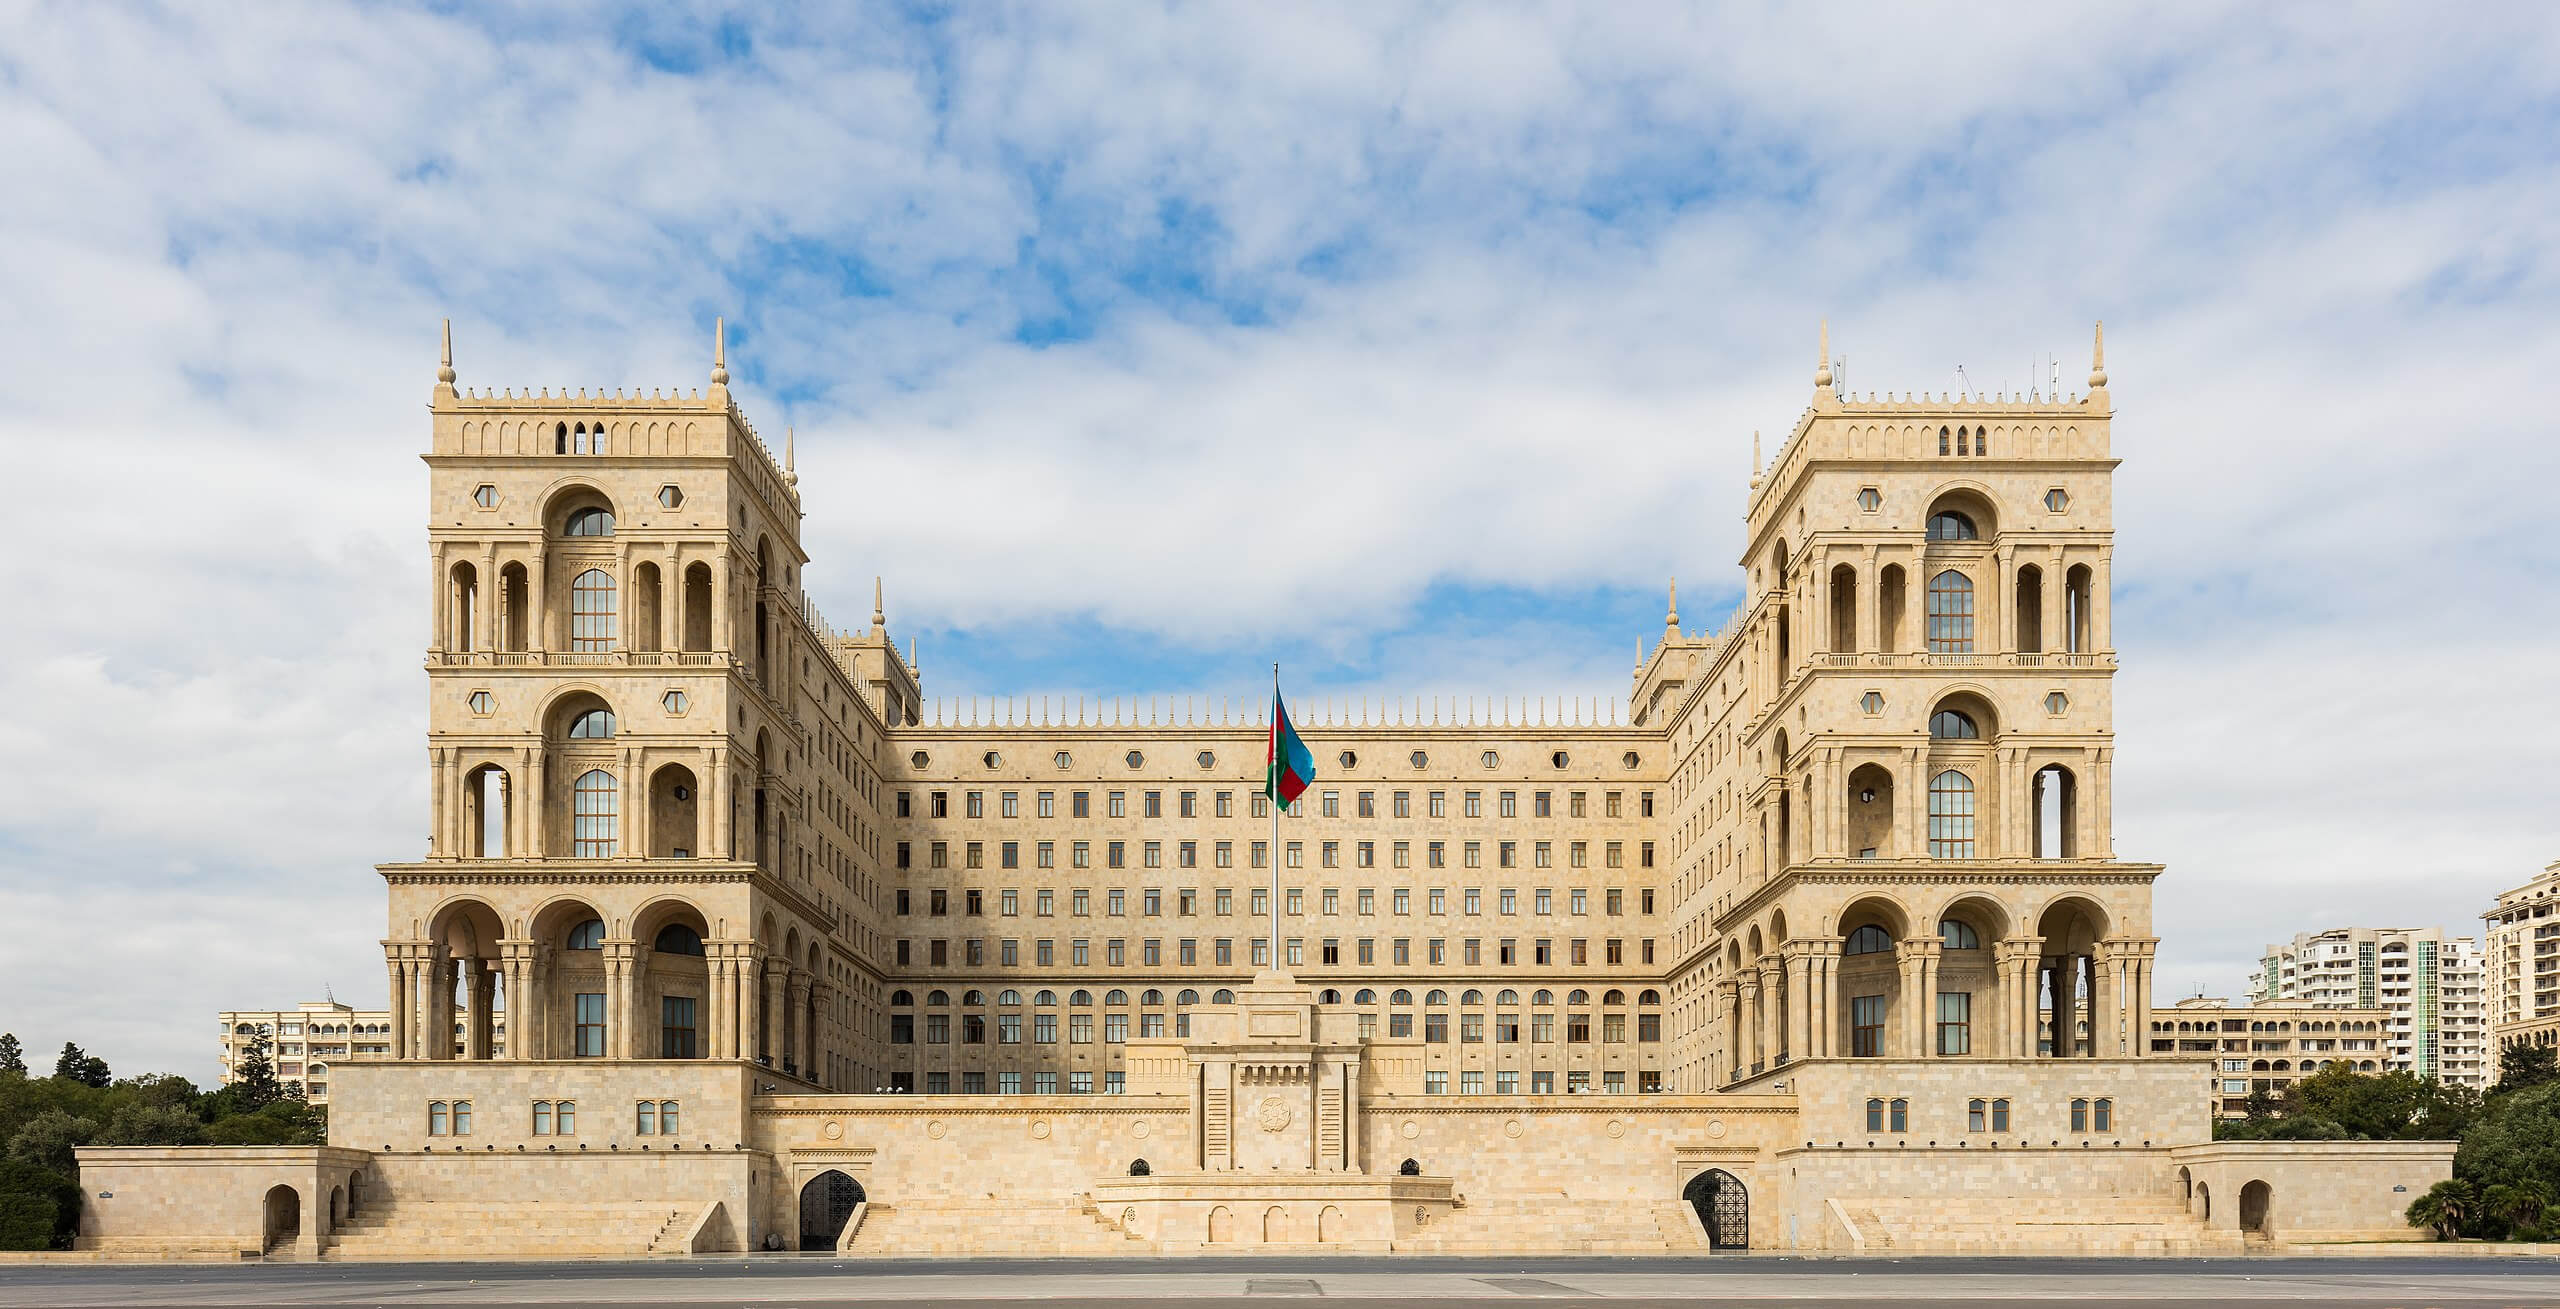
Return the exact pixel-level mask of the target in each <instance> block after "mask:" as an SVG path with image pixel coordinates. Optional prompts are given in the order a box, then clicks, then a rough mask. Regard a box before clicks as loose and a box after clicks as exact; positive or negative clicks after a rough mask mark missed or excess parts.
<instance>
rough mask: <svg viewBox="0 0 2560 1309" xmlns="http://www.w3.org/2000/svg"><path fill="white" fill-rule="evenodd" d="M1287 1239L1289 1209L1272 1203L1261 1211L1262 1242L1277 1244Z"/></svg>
mask: <svg viewBox="0 0 2560 1309" xmlns="http://www.w3.org/2000/svg"><path fill="white" fill-rule="evenodd" d="M1288 1239H1289V1211H1288V1210H1286V1209H1283V1208H1281V1207H1280V1206H1278V1205H1276V1204H1275V1205H1273V1206H1271V1207H1270V1208H1269V1209H1266V1210H1264V1211H1263V1212H1262V1243H1263V1244H1264V1245H1278V1244H1280V1243H1282V1242H1284V1241H1286V1240H1288Z"/></svg>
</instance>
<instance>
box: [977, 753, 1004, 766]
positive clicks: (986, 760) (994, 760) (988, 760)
mask: <svg viewBox="0 0 2560 1309" xmlns="http://www.w3.org/2000/svg"><path fill="white" fill-rule="evenodd" d="M978 762H979V763H981V764H983V765H985V766H987V767H989V768H1002V767H1004V756H1003V755H1000V754H997V753H996V752H995V751H993V750H989V751H988V752H986V753H985V754H982V755H979V756H978Z"/></svg>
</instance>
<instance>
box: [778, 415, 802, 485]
mask: <svg viewBox="0 0 2560 1309" xmlns="http://www.w3.org/2000/svg"><path fill="white" fill-rule="evenodd" d="M782 483H783V485H785V486H789V487H793V488H795V489H796V488H798V487H799V485H800V434H799V432H798V431H796V430H794V429H793V428H792V427H791V425H790V424H788V423H786V424H784V425H783V428H782Z"/></svg>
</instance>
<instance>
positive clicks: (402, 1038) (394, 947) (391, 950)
mask: <svg viewBox="0 0 2560 1309" xmlns="http://www.w3.org/2000/svg"><path fill="white" fill-rule="evenodd" d="M382 962H383V971H384V972H385V974H387V976H388V980H389V981H390V983H391V996H390V999H391V1057H392V1058H394V1059H414V1058H416V1057H417V1056H416V1055H415V1054H414V1053H412V1051H413V1050H414V1049H415V1047H414V1046H413V1045H412V1044H411V1041H410V1033H409V1028H410V1025H411V1023H412V1020H414V1019H415V1018H416V1016H417V1011H418V985H417V977H416V976H415V975H414V974H412V973H411V972H410V971H409V947H408V946H406V945H404V944H401V943H399V942H396V941H385V942H383V943H382Z"/></svg>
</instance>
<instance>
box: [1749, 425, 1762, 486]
mask: <svg viewBox="0 0 2560 1309" xmlns="http://www.w3.org/2000/svg"><path fill="white" fill-rule="evenodd" d="M1751 475H1752V476H1753V477H1758V476H1759V475H1760V429H1759V428H1756V427H1755V428H1752V429H1751Z"/></svg>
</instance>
